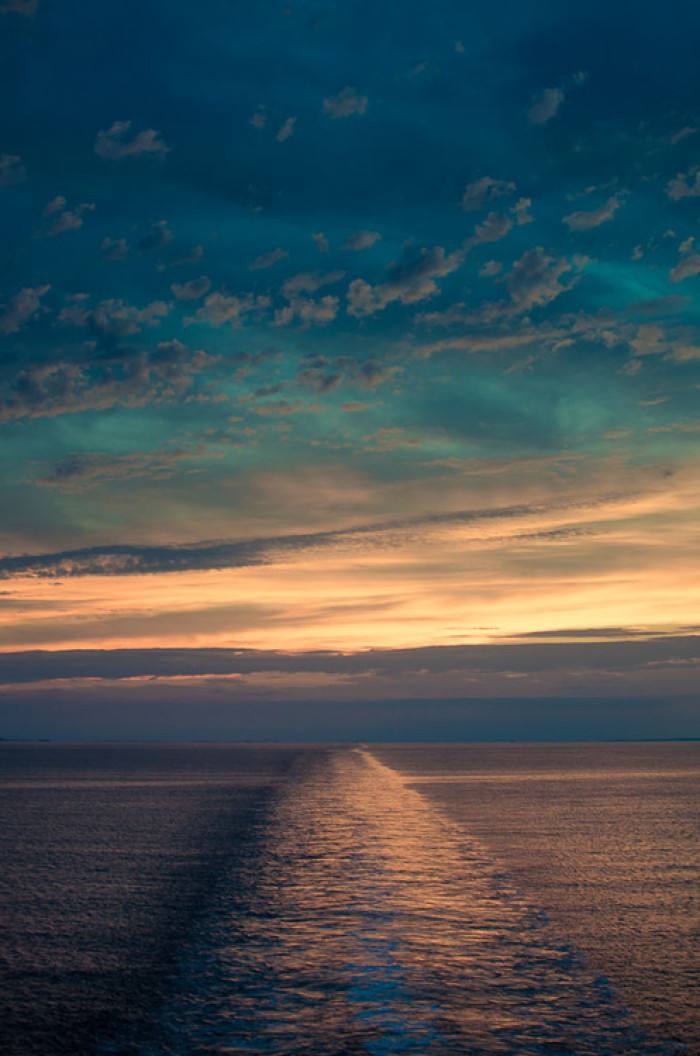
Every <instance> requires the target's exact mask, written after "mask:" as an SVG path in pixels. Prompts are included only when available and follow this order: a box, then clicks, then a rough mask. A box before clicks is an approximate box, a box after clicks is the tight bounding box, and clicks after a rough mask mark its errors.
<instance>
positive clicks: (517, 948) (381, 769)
mask: <svg viewBox="0 0 700 1056" xmlns="http://www.w3.org/2000/svg"><path fill="white" fill-rule="evenodd" d="M261 839H262V845H261V853H260V855H259V856H257V857H256V860H255V862H254V863H251V865H250V872H249V874H248V875H246V874H245V871H244V872H243V874H242V879H240V878H239V881H238V888H237V890H236V891H235V892H231V891H229V892H227V891H226V890H225V889H224V890H222V893H221V895H220V898H219V902H218V904H217V906H216V907H215V909H214V911H213V912H212V915H211V917H210V921H209V924H208V926H207V927H206V928H205V929H204V930H203V931H202V934H201V935H200V936H199V938H198V941H197V943H196V945H195V946H194V947H193V948H192V949H191V950H190V951H189V953H188V955H187V957H185V958H184V959H183V964H182V969H181V973H180V976H179V978H178V981H177V990H176V992H175V993H174V994H173V996H172V999H171V1000H170V1001H169V1002H168V1004H167V1006H166V1007H165V1009H164V1010H163V1015H162V1026H163V1032H164V1034H163V1041H162V1043H158V1044H152V1045H149V1046H148V1047H147V1048H145V1049H142V1050H141V1051H142V1052H143V1053H145V1054H147V1056H163V1054H165V1053H169V1054H174V1056H194V1054H197V1056H200V1054H204V1053H222V1054H223V1053H226V1054H229V1056H230V1054H235V1053H260V1054H263V1053H272V1054H284V1056H302V1054H303V1056H313V1054H316V1053H318V1054H324V1056H341V1054H353V1053H356V1054H362V1053H367V1054H370V1056H381V1054H384V1053H421V1054H426V1056H430V1054H440V1056H444V1054H448V1053H449V1054H451V1056H455V1054H458V1053H469V1054H471V1056H481V1054H483V1056H487V1054H502V1056H506V1054H511V1056H543V1054H549V1056H623V1054H629V1056H632V1054H634V1056H640V1054H644V1056H646V1054H651V1053H658V1054H662V1053H663V1054H666V1053H669V1054H670V1053H673V1052H676V1051H677V1050H676V1049H674V1048H670V1047H669V1048H660V1047H658V1046H657V1047H654V1046H652V1045H651V1044H648V1043H646V1042H645V1040H644V1038H643V1036H642V1035H641V1034H640V1033H639V1032H638V1031H637V1030H636V1028H635V1027H634V1025H633V1024H631V1023H630V1022H629V1021H628V1019H627V1018H626V1017H625V1015H624V1014H623V1012H622V1010H621V1009H620V1008H619V1007H618V1006H617V1005H616V1003H615V1000H614V997H613V995H612V994H611V993H610V990H609V987H608V985H607V984H606V982H605V980H601V979H595V978H593V976H592V975H590V974H589V973H588V972H587V970H586V968H585V966H584V965H583V964H582V963H581V961H580V959H579V958H577V956H576V955H575V954H574V953H573V952H572V950H571V949H570V948H567V947H565V946H562V945H561V944H560V943H557V941H554V940H553V939H552V937H551V935H549V934H548V930H547V927H546V925H545V924H544V923H543V922H542V920H541V919H540V918H539V917H538V916H537V914H536V913H534V912H533V911H532V910H531V909H530V908H529V907H528V905H527V904H526V903H525V902H524V901H523V900H522V899H521V898H520V897H518V895H517V894H516V893H515V892H514V891H513V890H512V889H511V888H510V887H509V885H508V883H507V882H506V881H505V879H504V878H503V877H501V876H499V874H498V871H497V868H496V866H495V864H494V862H493V861H492V860H491V859H490V858H489V855H488V854H487V852H486V851H485V849H484V848H483V846H482V845H481V844H480V843H479V842H478V841H476V840H474V839H471V838H470V837H468V836H467V835H465V834H464V833H463V832H462V831H461V830H460V828H459V826H457V825H455V824H454V823H453V822H451V821H450V820H448V819H447V818H445V817H443V816H442V815H441V814H440V813H439V811H438V810H436V809H435V808H434V807H432V806H431V804H430V803H429V802H428V801H427V800H425V799H424V798H423V796H422V795H421V794H420V792H418V791H416V790H415V789H413V788H411V787H410V786H409V785H407V784H406V783H405V782H404V781H403V779H402V778H401V777H400V775H398V774H397V773H396V772H394V771H393V770H391V769H390V768H388V767H386V766H384V765H383V764H382V763H380V762H378V761H377V760H376V759H375V758H374V757H373V756H372V755H371V753H370V752H368V751H365V750H362V749H345V750H343V749H340V750H334V751H329V752H327V753H318V754H316V755H314V754H311V753H310V755H309V756H308V757H307V759H306V761H305V763H304V765H302V766H300V767H299V769H298V771H297V773H296V774H295V775H294V777H293V778H292V779H291V780H290V782H289V784H288V786H287V788H286V790H285V791H284V793H283V794H281V795H280V797H279V799H278V800H277V804H276V807H275V810H274V814H273V816H272V817H271V818H269V819H268V820H267V822H266V826H265V832H264V833H263V834H262V835H261Z"/></svg>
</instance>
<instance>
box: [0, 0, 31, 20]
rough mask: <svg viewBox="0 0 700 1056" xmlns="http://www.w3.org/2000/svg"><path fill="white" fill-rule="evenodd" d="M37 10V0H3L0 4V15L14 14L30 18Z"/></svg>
mask: <svg viewBox="0 0 700 1056" xmlns="http://www.w3.org/2000/svg"><path fill="white" fill-rule="evenodd" d="M38 10H39V0H5V3H4V4H0V15H7V14H10V13H14V14H17V15H26V16H27V17H28V18H31V17H32V16H33V15H35V14H36V13H37V11H38Z"/></svg>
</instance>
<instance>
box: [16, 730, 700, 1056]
mask: <svg viewBox="0 0 700 1056" xmlns="http://www.w3.org/2000/svg"><path fill="white" fill-rule="evenodd" d="M561 751H562V749H557V748H546V747H536V746H531V747H523V748H520V749H519V754H518V755H517V756H515V755H513V754H512V752H511V753H510V754H509V750H508V749H507V748H499V749H493V748H490V749H486V748H477V747H473V748H460V749H454V748H453V749H445V750H443V749H436V748H428V747H426V748H420V749H415V748H414V749H410V750H406V749H404V750H401V749H376V750H371V749H352V748H317V749H313V748H310V749H309V748H293V747H292V748H279V749H259V748H253V747H251V748H248V749H233V748H227V747H221V748H199V749H198V748H196V747H186V746H183V747H179V748H172V747H171V748H166V747H164V748H133V747H131V748H126V747H123V748H120V747H113V748H105V747H101V748H89V747H85V748H83V749H77V748H73V749H70V748H62V747H55V748H54V747H39V746H37V747H27V748H21V747H20V746H7V747H5V748H4V749H2V753H1V754H2V761H3V762H4V763H6V764H7V765H6V766H5V768H4V773H5V774H7V773H8V767H9V768H11V771H12V772H11V773H9V776H8V777H7V778H6V779H5V780H4V781H3V787H2V790H1V792H2V803H3V805H4V807H5V808H6V809H4V810H3V814H2V818H1V819H0V820H1V822H2V840H3V844H4V846H3V851H4V857H6V858H7V860H8V861H9V863H10V864H9V868H8V869H7V870H5V871H4V873H3V880H2V894H3V900H4V902H5V914H6V916H7V919H8V927H7V929H6V930H5V932H4V938H3V943H2V946H3V949H4V954H3V974H4V977H5V978H4V985H3V997H2V1000H3V1003H4V1005H5V1006H6V1007H5V1008H4V1009H3V1014H2V1019H0V1043H2V1049H1V1051H2V1052H3V1053H4V1052H7V1053H11V1054H12V1056H15V1054H22V1056H25V1054H26V1056H33V1054H35V1053H36V1054H39V1053H41V1054H42V1056H59V1054H60V1056H63V1054H64V1053H75V1054H76V1056H80V1054H82V1053H86V1054H87V1053H93V1054H105V1056H106V1054H111V1056H114V1054H122V1056H126V1054H134V1056H135V1054H138V1056H166V1054H169V1056H175V1054H178V1056H179V1054H182V1056H194V1054H197V1056H199V1054H204V1053H227V1054H231V1053H271V1054H288V1056H294V1054H299V1056H301V1054H306V1056H313V1054H316V1053H318V1054H322V1053H324V1054H329V1056H330V1054H343V1053H358V1054H359V1053H370V1054H373V1053H376V1054H382V1053H425V1054H433V1053H435V1054H447V1053H449V1054H455V1053H471V1054H484V1056H486V1054H491V1053H500V1054H514V1056H515V1054H518V1056H521V1054H522V1056H524V1054H530V1056H542V1054H545V1053H547V1054H551V1056H555V1054H556V1056H579V1054H580V1056H608V1054H623V1053H630V1054H631V1053H639V1054H651V1053H656V1054H672V1053H680V1052H683V1051H686V1052H687V1053H688V1054H693V1053H696V1052H697V1051H699V1050H698V1048H697V1039H698V1038H700V1032H699V1031H698V1022H699V1017H698V1011H697V1002H696V996H695V995H696V992H697V991H695V992H694V991H693V984H694V983H697V979H698V960H699V959H698V955H697V953H696V949H697V947H696V945H695V944H694V943H691V942H689V941H688V935H689V930H692V927H691V926H690V925H692V920H693V914H695V918H694V919H695V922H697V896H698V877H699V876H700V872H699V871H698V857H697V847H698V844H697V829H696V827H695V826H696V824H697V803H698V798H697V792H698V784H699V776H700V774H699V771H698V765H697V764H698V762H700V753H699V752H697V751H695V752H693V750H692V749H682V748H680V747H679V748H678V752H677V753H676V754H674V753H673V752H671V753H670V754H669V746H645V747H644V748H643V749H642V748H640V747H638V746H626V747H624V748H622V749H620V751H621V752H622V755H619V754H618V755H615V756H614V758H611V757H610V756H609V754H608V755H606V754H605V753H606V752H609V749H606V748H604V747H600V746H588V747H586V748H585V749H576V750H575V751H576V752H577V755H576V757H575V758H573V757H571V758H569V759H568V760H567V759H565V758H564V759H562V757H561V756H560V755H559V756H558V755H557V754H556V753H557V752H561ZM640 752H641V754H640ZM644 753H646V754H644ZM649 753H651V755H649ZM654 753H656V754H654ZM662 763H663V765H661V764H662ZM543 789H544V791H543ZM547 789H548V791H547ZM592 789H593V790H594V791H593V792H592ZM504 790H505V791H504ZM574 803H575V804H578V806H577V807H576V809H574V807H573V806H572V804H574ZM552 804H554V807H552ZM567 804H568V805H567ZM632 804H636V808H635V809H634V810H631V809H630V808H631V805H632ZM693 805H694V806H693ZM552 810H553V813H552ZM679 818H680V819H681V821H680V822H679V821H678V819H679ZM553 819H554V821H553ZM679 824H680V830H679V829H678V825H679ZM683 826H686V828H683ZM614 832H618V833H619V838H618V841H617V847H618V850H617V851H616V844H615V841H614V840H613V839H611V833H614ZM635 833H636V834H637V835H635ZM684 833H685V835H684ZM639 834H641V835H639ZM640 839H641V840H642V842H641V844H640V843H639V841H640ZM630 847H635V848H637V855H636V858H635V857H634V856H632V857H631V858H630V857H629V848H630ZM640 862H643V863H644V867H643V868H641V867H640ZM606 875H607V876H608V878H609V882H608V885H607V891H608V895H607V898H606V897H605V889H606V885H605V882H604V878H605V876H606ZM538 877H539V879H538ZM679 877H681V878H682V882H681V881H680V880H679V879H678V878H679ZM650 883H655V884H656V885H657V892H656V898H654V897H652V893H651V892H650V891H649V884H650ZM640 891H642V892H643V893H644V897H643V898H640ZM669 891H670V892H671V893H670V894H669ZM586 892H588V894H587V895H586ZM591 892H594V893H593V894H591ZM630 907H634V912H633V916H634V917H635V920H636V925H635V928H634V930H633V931H630V928H629V919H627V918H628V917H629V914H630V912H631V910H630ZM660 907H663V909H662V910H661V909H660ZM591 917H593V918H595V919H594V922H593V923H592V922H591ZM660 918H661V919H662V922H663V935H662V932H660V931H659V919H660ZM650 936H651V938H650ZM661 936H662V937H663V944H664V945H663V948H662V947H661V946H660V944H659V942H658V939H659V938H660V937H661ZM625 943H626V944H627V945H628V948H629V949H628V954H627V957H626V962H629V963H627V969H628V970H627V972H626V973H625V971H622V970H621V967H620V957H619V952H620V946H621V944H622V945H624V944H625ZM640 962H643V963H640ZM630 965H632V967H631V968H630ZM664 988H665V990H666V992H667V993H668V994H675V995H676V1000H675V1002H673V1001H670V1002H669V1000H664V1001H662V1002H661V1005H660V1006H659V1007H658V1008H657V1007H656V1005H655V1000H651V997H653V996H654V995H656V1004H657V1005H658V1000H657V999H658V994H659V992H663V991H664Z"/></svg>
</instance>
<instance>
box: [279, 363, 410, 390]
mask: <svg viewBox="0 0 700 1056" xmlns="http://www.w3.org/2000/svg"><path fill="white" fill-rule="evenodd" d="M400 372H401V368H400V367H398V366H392V365H391V364H388V363H382V362H380V361H378V360H374V359H365V360H356V359H353V358H352V357H351V356H336V357H334V358H330V357H327V356H322V355H312V356H307V357H306V359H305V360H303V362H302V365H301V368H300V370H299V372H298V374H297V381H299V382H300V383H301V384H302V385H307V386H308V387H309V388H311V389H314V390H315V391H316V392H319V393H323V392H331V391H332V390H333V389H337V388H338V386H339V385H344V384H347V385H359V386H360V387H361V388H364V389H375V388H377V387H378V386H379V385H382V384H384V382H386V381H390V380H391V379H392V378H395V377H396V375H397V374H399V373H400Z"/></svg>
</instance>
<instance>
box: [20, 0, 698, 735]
mask: <svg viewBox="0 0 700 1056" xmlns="http://www.w3.org/2000/svg"><path fill="white" fill-rule="evenodd" d="M699 31H700V10H698V8H697V5H696V4H693V3H689V2H684V0H679V2H677V3H676V4H674V5H673V6H672V8H671V9H669V8H668V7H666V6H664V5H659V4H655V3H654V4H652V3H644V2H642V3H639V2H636V3H634V4H632V3H627V2H623V0H617V2H615V3H612V4H611V3H609V2H605V3H603V2H601V0H590V2H588V3H587V4H585V5H564V4H561V3H560V2H553V0H552V2H549V0H536V2H533V3H530V4H523V3H521V2H517V3H516V2H514V0H512V2H509V0H502V2H501V3H498V4H494V3H491V2H489V3H486V2H484V0H474V2H473V3H470V4H464V3H460V2H458V0H435V2H433V3H432V4H430V5H424V4H399V3H396V2H395V0H387V2H386V3H382V4H376V3H374V4H371V3H368V2H361V0H345V2H343V3H340V2H338V3H333V2H328V0H324V2H321V0H306V2H301V0H289V2H286V3H285V2H283V0H282V2H278V0H269V2H268V0H260V2H259V3H256V4H250V3H243V2H237V0H209V2H208V3H207V4H206V5H200V6H199V7H196V8H193V7H192V5H191V4H189V3H184V2H182V0H168V2H166V0H147V2H145V3H144V2H138V3H137V2H135V0H119V2H116V0H101V2H100V3H99V4H85V3H84V2H78V0H62V2H61V3H58V2H57V0H4V2H2V3H0V81H1V85H0V90H1V95H2V99H3V106H2V108H1V111H0V216H1V218H2V233H3V237H2V240H1V241H0V438H1V439H0V480H1V489H0V508H1V509H2V514H1V516H0V714H1V715H2V716H3V717H2V718H1V719H0V735H4V736H9V737H24V736H29V737H56V738H61V737H71V738H79V737H106V738H110V737H120V736H124V737H127V736H128V737H166V738H167V737H187V738H195V739H196V738H202V739H225V738H249V739H250V738H252V739H267V738H270V739H282V740H299V739H301V740H314V739H319V738H330V739H334V738H337V739H345V738H350V739H357V738H361V739H362V738H364V739H371V738H373V737H374V738H377V739H389V740H397V741H401V740H412V739H443V740H454V739H457V740H470V739H503V738H505V739H509V738H515V739H526V740H527V739H543V738H544V739H547V738H559V739H561V738H564V739H566V738H569V737H570V738H574V739H578V738H587V737H592V738H595V737H630V738H634V737H657V736H660V737H685V736H700V708H699V707H698V703H699V702H698V691H697V686H698V678H697V676H698V671H699V668H700V639H699V638H698V633H699V631H700V626H699V624H700V619H699V616H700V575H699V574H698V569H699V562H698V549H699V547H698V544H699V542H700V533H699V531H698V524H699V521H698V513H699V512H700V459H699V457H698V441H699V439H700V418H698V411H697V408H698V396H699V392H700V305H699V302H698V298H697V294H698V291H699V290H700V225H699V220H700V105H698V99H699V98H700V92H699V89H700V68H699V67H698V64H697V39H698V32H699Z"/></svg>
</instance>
